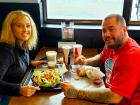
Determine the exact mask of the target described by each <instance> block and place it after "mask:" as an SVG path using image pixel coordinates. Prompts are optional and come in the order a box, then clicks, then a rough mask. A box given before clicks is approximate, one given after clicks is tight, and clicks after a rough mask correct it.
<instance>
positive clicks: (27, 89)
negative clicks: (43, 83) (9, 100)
mask: <svg viewBox="0 0 140 105" xmlns="http://www.w3.org/2000/svg"><path fill="white" fill-rule="evenodd" d="M37 90H40V88H39V87H35V86H21V87H20V94H21V95H23V96H32V95H34V94H35V92H36V91H37Z"/></svg>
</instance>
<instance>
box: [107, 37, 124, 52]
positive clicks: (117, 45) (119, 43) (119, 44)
mask: <svg viewBox="0 0 140 105" xmlns="http://www.w3.org/2000/svg"><path fill="white" fill-rule="evenodd" d="M122 42H123V41H122V40H120V39H118V40H117V41H116V43H115V44H114V45H107V44H106V46H107V47H108V48H110V49H114V50H117V49H118V48H119V47H120V46H121V45H122V44H123V43H122Z"/></svg>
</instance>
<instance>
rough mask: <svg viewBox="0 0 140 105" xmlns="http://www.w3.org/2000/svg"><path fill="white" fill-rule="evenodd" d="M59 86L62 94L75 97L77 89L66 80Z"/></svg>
mask: <svg viewBox="0 0 140 105" xmlns="http://www.w3.org/2000/svg"><path fill="white" fill-rule="evenodd" d="M61 88H62V90H63V91H64V95H65V96H66V97H68V98H77V94H78V89H77V88H75V87H74V86H73V85H71V84H70V83H68V82H62V83H61Z"/></svg>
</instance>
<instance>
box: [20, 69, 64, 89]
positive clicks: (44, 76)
mask: <svg viewBox="0 0 140 105" xmlns="http://www.w3.org/2000/svg"><path fill="white" fill-rule="evenodd" d="M62 81H63V75H62V73H61V72H60V70H59V69H58V68H55V69H49V68H40V69H39V68H37V69H32V70H29V71H28V72H27V73H26V75H25V77H24V79H23V80H22V82H21V85H32V86H39V87H40V90H39V91H55V90H61V87H60V83H61V82H62Z"/></svg>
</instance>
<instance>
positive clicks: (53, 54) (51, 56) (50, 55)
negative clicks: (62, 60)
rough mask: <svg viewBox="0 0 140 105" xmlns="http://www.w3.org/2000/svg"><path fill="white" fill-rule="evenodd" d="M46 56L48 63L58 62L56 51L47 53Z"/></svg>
mask: <svg viewBox="0 0 140 105" xmlns="http://www.w3.org/2000/svg"><path fill="white" fill-rule="evenodd" d="M46 56H47V59H48V61H55V62H56V57H57V52H56V51H47V52H46Z"/></svg>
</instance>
